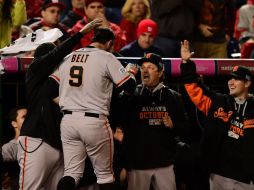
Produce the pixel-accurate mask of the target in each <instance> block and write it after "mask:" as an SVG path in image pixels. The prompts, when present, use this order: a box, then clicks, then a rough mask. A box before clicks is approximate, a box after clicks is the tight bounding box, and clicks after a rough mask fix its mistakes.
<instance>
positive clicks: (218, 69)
mask: <svg viewBox="0 0 254 190" xmlns="http://www.w3.org/2000/svg"><path fill="white" fill-rule="evenodd" d="M118 59H119V60H120V61H121V62H123V63H136V61H137V60H138V59H139V58H138V57H131V58H130V57H119V58H118ZM31 60H32V58H31V57H27V58H19V57H2V58H1V61H2V64H3V66H4V68H5V72H6V73H17V72H24V71H26V70H27V68H28V67H29V65H30V63H31ZM192 60H194V61H195V62H196V65H197V72H198V73H199V74H202V75H204V76H214V75H226V74H228V73H229V72H230V70H232V67H233V66H235V65H244V66H247V67H248V68H249V69H250V70H251V72H252V73H254V59H194V58H193V59H192ZM163 63H164V71H165V75H166V76H167V75H170V76H179V75H180V63H181V59H180V58H163Z"/></svg>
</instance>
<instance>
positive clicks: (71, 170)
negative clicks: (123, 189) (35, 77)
mask: <svg viewBox="0 0 254 190" xmlns="http://www.w3.org/2000/svg"><path fill="white" fill-rule="evenodd" d="M114 39H115V36H114V34H113V32H112V31H111V30H110V29H108V28H99V29H97V30H96V31H95V34H94V37H93V42H92V44H91V45H90V46H88V47H86V48H82V49H78V50H76V51H75V52H73V53H72V54H71V55H69V56H68V57H67V58H66V59H65V61H64V63H63V64H62V65H61V66H60V67H59V72H58V77H56V76H53V77H55V78H56V79H59V80H60V88H59V89H60V90H59V93H60V96H59V97H60V102H59V105H60V107H61V110H62V111H63V113H64V116H63V119H62V122H61V140H62V145H63V152H64V168H65V169H64V177H63V178H62V179H61V180H60V182H59V184H58V188H57V189H58V190H72V189H74V188H75V186H76V185H77V184H78V182H79V180H80V178H81V177H82V174H83V171H84V167H85V159H86V157H87V156H89V158H90V160H91V162H92V165H93V167H94V171H95V174H96V176H97V183H98V184H99V186H100V189H101V190H112V188H113V182H114V176H113V169H112V158H113V138H112V137H113V136H112V131H111V128H110V125H109V123H108V119H107V116H108V115H109V107H110V101H111V95H112V89H113V83H115V84H116V86H117V87H119V88H122V89H123V90H124V92H125V93H128V94H130V93H132V92H133V91H134V90H135V86H136V81H135V78H134V77H133V75H132V74H130V73H129V72H127V70H126V69H125V68H124V67H123V66H122V65H121V63H120V62H119V61H118V60H117V59H116V58H115V56H114V55H113V54H111V53H109V52H107V51H112V49H113V41H114Z"/></svg>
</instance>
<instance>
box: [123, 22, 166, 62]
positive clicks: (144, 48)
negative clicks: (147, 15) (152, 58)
mask: <svg viewBox="0 0 254 190" xmlns="http://www.w3.org/2000/svg"><path fill="white" fill-rule="evenodd" d="M136 33H137V37H138V39H137V40H134V41H133V42H131V43H130V44H128V45H126V46H124V47H123V48H122V49H121V50H120V54H121V55H123V56H125V57H144V56H145V55H146V54H147V53H156V54H158V55H161V56H162V54H163V53H162V51H161V50H160V49H159V48H157V47H155V46H153V42H154V39H155V38H156V36H157V33H158V26H157V24H156V22H154V21H153V20H151V19H144V20H142V21H141V22H140V23H139V25H138V28H137V32H136Z"/></svg>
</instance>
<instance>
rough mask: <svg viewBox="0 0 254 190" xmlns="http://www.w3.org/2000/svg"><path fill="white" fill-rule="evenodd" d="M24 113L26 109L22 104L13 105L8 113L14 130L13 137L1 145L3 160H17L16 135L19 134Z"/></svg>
mask: <svg viewBox="0 0 254 190" xmlns="http://www.w3.org/2000/svg"><path fill="white" fill-rule="evenodd" d="M26 113H27V109H26V107H23V106H19V107H15V108H13V109H12V110H11V111H10V113H9V118H10V122H11V125H12V127H13V128H14V131H15V137H14V139H12V140H11V141H9V142H8V143H6V144H4V145H3V146H2V156H3V161H5V162H8V161H16V160H17V153H18V137H19V134H20V130H21V126H22V124H23V122H24V119H25V117H26Z"/></svg>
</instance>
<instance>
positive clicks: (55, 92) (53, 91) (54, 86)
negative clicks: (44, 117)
mask: <svg viewBox="0 0 254 190" xmlns="http://www.w3.org/2000/svg"><path fill="white" fill-rule="evenodd" d="M47 87H48V97H49V98H50V99H51V100H53V99H54V98H57V97H58V96H59V83H58V82H56V80H54V79H52V78H49V80H48V86H47Z"/></svg>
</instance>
